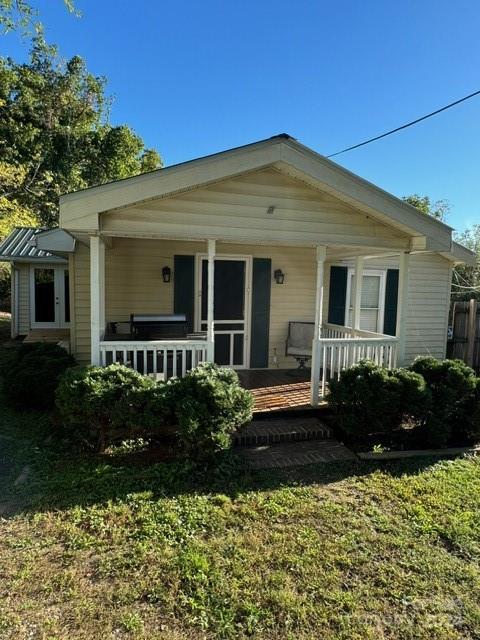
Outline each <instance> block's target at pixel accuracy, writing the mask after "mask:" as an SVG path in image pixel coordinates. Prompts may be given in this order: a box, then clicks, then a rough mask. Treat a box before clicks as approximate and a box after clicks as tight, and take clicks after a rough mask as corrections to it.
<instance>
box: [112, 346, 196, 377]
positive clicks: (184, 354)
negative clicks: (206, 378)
mask: <svg viewBox="0 0 480 640" xmlns="http://www.w3.org/2000/svg"><path fill="white" fill-rule="evenodd" d="M99 347H100V365H101V366H107V365H109V364H112V363H114V362H119V363H122V364H126V365H128V366H131V367H133V368H134V369H135V370H136V371H139V372H140V373H143V374H149V373H152V374H162V375H163V378H164V379H165V380H167V379H168V378H172V377H182V376H184V375H185V374H186V372H187V371H189V370H190V369H193V368H194V367H196V366H197V365H199V364H200V363H201V362H205V361H206V360H207V342H206V341H205V340H146V341H141V340H130V341H127V340H119V341H118V342H115V341H110V340H104V341H102V342H100V344H99Z"/></svg>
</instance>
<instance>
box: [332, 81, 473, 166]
mask: <svg viewBox="0 0 480 640" xmlns="http://www.w3.org/2000/svg"><path fill="white" fill-rule="evenodd" d="M479 94H480V90H478V91H474V92H473V93H470V94H469V95H468V96H464V97H463V98H460V100H455V102H451V103H450V104H447V105H446V106H445V107H442V108H441V109H437V110H436V111H432V112H431V113H427V115H426V116H422V117H421V118H417V119H416V120H412V121H411V122H407V124H402V126H401V127H397V128H396V129H392V130H391V131H387V132H386V133H382V134H381V135H379V136H375V138H370V139H369V140H364V141H363V142H359V143H358V144H354V145H353V146H351V147H347V148H346V149H342V150H341V151H336V152H335V153H331V154H330V155H329V156H326V157H327V158H333V157H334V156H339V155H340V154H341V153H346V152H347V151H352V150H353V149H358V147H363V146H364V145H366V144H370V143H371V142H375V141H376V140H380V139H381V138H385V137H386V136H390V135H392V133H396V132H397V131H401V130H402V129H406V128H407V127H411V126H413V125H414V124H417V123H418V122H422V120H426V119H427V118H431V117H432V116H435V115H437V113H441V112H442V111H446V110H447V109H451V108H452V107H454V106H455V105H457V104H460V103H461V102H465V100H470V98H474V97H475V96H478V95H479Z"/></svg>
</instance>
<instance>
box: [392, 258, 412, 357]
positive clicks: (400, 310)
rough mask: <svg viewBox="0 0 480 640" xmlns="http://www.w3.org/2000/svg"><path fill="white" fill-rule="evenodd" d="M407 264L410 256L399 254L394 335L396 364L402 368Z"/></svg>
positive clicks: (405, 319) (406, 298)
mask: <svg viewBox="0 0 480 640" xmlns="http://www.w3.org/2000/svg"><path fill="white" fill-rule="evenodd" d="M409 264H410V254H409V253H408V252H404V253H401V254H400V265H399V271H398V298H397V328H396V332H395V335H396V336H397V338H398V350H397V363H398V364H399V365H400V366H403V364H404V363H405V338H406V331H407V326H406V325H407V310H408V279H409Z"/></svg>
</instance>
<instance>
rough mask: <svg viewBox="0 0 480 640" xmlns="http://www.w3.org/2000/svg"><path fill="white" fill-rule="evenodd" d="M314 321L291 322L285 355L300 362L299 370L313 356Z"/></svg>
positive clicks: (303, 367)
mask: <svg viewBox="0 0 480 640" xmlns="http://www.w3.org/2000/svg"><path fill="white" fill-rule="evenodd" d="M314 325H315V323H314V322H289V323H288V336H287V342H286V345H285V355H286V356H292V357H293V358H295V360H296V361H297V362H298V370H299V371H300V370H303V369H305V368H306V367H305V365H306V363H307V362H308V361H309V360H311V358H312V342H313V332H314Z"/></svg>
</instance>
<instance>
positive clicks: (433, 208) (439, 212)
mask: <svg viewBox="0 0 480 640" xmlns="http://www.w3.org/2000/svg"><path fill="white" fill-rule="evenodd" d="M403 200H405V202H408V204H411V205H412V207H415V208H416V209H418V210H419V211H421V212H422V213H425V214H426V215H429V216H432V218H436V219H437V220H440V221H441V222H445V220H446V219H447V216H448V214H449V212H450V203H449V202H448V201H447V200H436V201H433V200H430V198H429V196H420V195H418V193H413V194H412V195H410V196H405V197H404V198H403Z"/></svg>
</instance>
